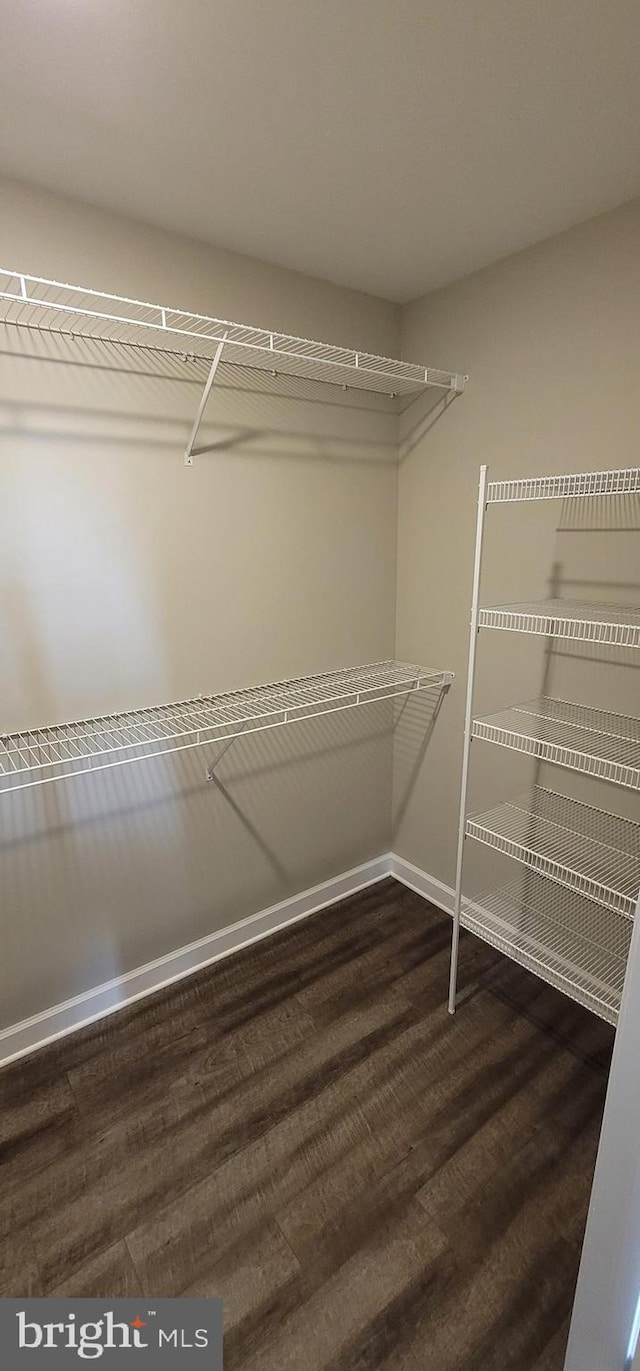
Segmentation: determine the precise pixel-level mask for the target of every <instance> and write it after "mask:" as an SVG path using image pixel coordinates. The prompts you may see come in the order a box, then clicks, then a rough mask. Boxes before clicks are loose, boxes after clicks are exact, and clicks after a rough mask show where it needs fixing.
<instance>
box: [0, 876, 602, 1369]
mask: <svg viewBox="0 0 640 1371" xmlns="http://www.w3.org/2000/svg"><path fill="white" fill-rule="evenodd" d="M450 927H451V925H450V921H449V919H447V918H446V917H445V916H444V915H442V914H441V913H439V912H438V911H437V910H434V909H432V908H431V907H430V906H428V905H426V904H425V903H424V901H422V900H421V899H420V898H419V897H418V896H416V895H413V894H412V893H411V892H410V891H408V890H406V889H404V888H403V887H402V886H400V885H398V884H396V883H395V882H393V881H391V880H387V881H384V882H382V883H380V884H378V885H376V886H373V887H371V888H370V889H369V890H366V891H364V892H363V893H362V894H360V895H358V896H356V897H354V898H352V899H349V900H346V901H344V902H343V903H342V904H339V905H335V906H333V907H332V908H331V909H328V910H325V911H324V912H322V913H320V914H318V915H316V916H315V917H313V918H311V919H308V920H305V921H303V922H301V923H299V924H297V925H294V926H293V927H292V928H291V929H289V930H286V931H285V932H283V933H281V934H278V935H277V936H276V937H273V938H270V939H268V940H266V941H264V942H262V943H259V944H256V945H255V946H254V947H251V948H248V949H247V950H245V951H244V952H240V953H238V954H236V956H234V957H231V958H228V959H226V960H225V961H222V962H220V963H218V964H217V965H216V966H214V967H212V968H211V969H210V970H208V971H205V972H203V973H201V974H199V975H197V976H195V977H193V978H192V979H190V980H188V981H183V982H182V983H181V984H179V985H177V986H176V987H175V988H174V989H171V990H168V991H165V992H163V993H161V994H159V995H157V996H154V997H153V998H152V999H148V1000H145V1001H143V1002H141V1003H140V1004H139V1005H138V1006H134V1007H132V1008H131V1009H128V1010H123V1011H122V1012H121V1013H118V1014H116V1015H115V1016H114V1017H112V1018H111V1019H107V1020H106V1021H104V1022H103V1023H102V1024H101V1025H98V1026H96V1027H93V1028H90V1029H86V1030H84V1031H83V1032H82V1033H79V1034H76V1035H75V1036H74V1037H72V1038H68V1039H66V1040H64V1041H63V1042H61V1043H60V1044H58V1045H54V1046H52V1047H50V1048H47V1049H45V1050H43V1051H41V1052H39V1053H37V1054H36V1055H34V1056H33V1057H31V1058H28V1059H25V1060H24V1061H22V1062H19V1063H17V1064H15V1065H14V1066H12V1067H9V1068H7V1069H6V1070H5V1071H4V1072H2V1073H0V1106H1V1124H0V1130H1V1131H0V1139H1V1146H0V1221H1V1222H0V1233H1V1235H2V1236H1V1237H0V1295H17V1296H26V1295H38V1294H64V1295H68V1296H81V1295H95V1296H100V1297H102V1296H104V1297H114V1296H116V1295H138V1294H145V1295H148V1296H154V1295H155V1296H161V1295H177V1294H181V1293H182V1294H190V1295H209V1294H216V1293H217V1294H221V1295H222V1296H223V1298H224V1301H225V1324H226V1361H225V1367H226V1371H378V1368H385V1371H391V1368H393V1371H431V1368H433V1371H462V1369H463V1368H464V1371H467V1368H468V1371H510V1368H514V1371H516V1368H517V1371H560V1368H561V1366H562V1360H563V1353H564V1344H565V1340H566V1333H567V1321H568V1316H569V1311H570V1308H571V1301H572V1297H573V1288H574V1283H575V1278H576V1272H577V1265H578V1259H579V1251H580V1244H581V1240H582V1233H583V1228H584V1222H585V1217H586V1209H587V1203H588V1197H589V1189H590V1185H591V1178H592V1171H593V1165H594V1161H595V1154H596V1147H597V1140H598V1131H599V1124H600V1117H601V1111H602V1106H603V1102H604V1092H605V1085H606V1073H607V1067H608V1060H609V1054H610V1048H611V1042H612V1033H611V1030H609V1029H608V1028H607V1027H606V1025H604V1024H601V1023H600V1022H599V1021H597V1020H596V1019H594V1018H593V1017H592V1016H590V1015H589V1014H587V1013H586V1012H583V1011H582V1010H580V1009H579V1008H578V1007H577V1006H575V1005H573V1004H571V1003H570V1002H569V1001H568V1000H566V999H564V997H562V996H561V995H559V994H556V992H555V991H553V990H551V989H549V988H548V987H545V986H544V985H542V984H541V982H539V981H537V980H536V979H535V978H534V977H532V976H530V975H529V974H528V973H527V972H524V971H520V970H519V969H518V968H516V967H514V966H512V965H511V964H510V963H508V962H506V961H505V960H504V959H502V958H500V957H499V956H497V954H494V953H493V952H491V951H490V950H489V949H487V948H485V947H484V946H483V945H482V944H481V943H479V942H477V941H476V940H475V939H473V938H471V937H470V936H468V935H466V936H464V935H463V938H462V943H461V975H460V985H461V991H462V994H461V1000H462V1003H461V1006H460V1009H459V1011H458V1013H457V1015H456V1016H455V1018H451V1017H450V1016H449V1015H448V1014H447V1011H446V987H447V972H448V952H449V938H450Z"/></svg>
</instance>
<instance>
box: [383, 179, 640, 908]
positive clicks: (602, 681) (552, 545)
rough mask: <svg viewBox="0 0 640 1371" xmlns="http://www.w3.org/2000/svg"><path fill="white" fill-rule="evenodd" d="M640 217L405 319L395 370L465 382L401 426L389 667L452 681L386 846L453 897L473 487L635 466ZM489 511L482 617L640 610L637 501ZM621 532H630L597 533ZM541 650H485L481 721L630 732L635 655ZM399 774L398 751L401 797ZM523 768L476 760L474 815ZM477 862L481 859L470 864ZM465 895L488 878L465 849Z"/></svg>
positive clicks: (498, 637)
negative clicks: (528, 716)
mask: <svg viewBox="0 0 640 1371" xmlns="http://www.w3.org/2000/svg"><path fill="white" fill-rule="evenodd" d="M639 321H640V202H635V203H633V204H630V205H627V206H625V207H623V208H622V209H619V210H617V211H615V212H613V213H611V214H607V215H604V216H602V217H601V218H598V219H596V220H593V221H591V222H589V223H587V224H584V225H582V226H580V227H579V228H576V229H574V230H572V231H571V232H568V233H565V234H562V235H561V236H559V237H556V238H553V239H551V240H549V241H547V242H546V243H543V244H541V245H539V246H538V247H535V248H532V249H530V250H528V251H526V252H523V253H520V254H518V255H517V256H514V257H512V258H509V259H508V260H506V261H504V262H502V263H500V264H498V265H497V266H495V267H491V268H489V269H486V270H484V271H481V272H478V273H476V274H474V275H473V276H470V277H468V278H466V279H465V280H462V281H460V282H458V283H456V284H455V285H452V286H450V287H449V288H447V289H445V290H442V291H439V292H437V293H434V294H432V295H430V296H428V297H426V298H425V299H423V300H419V301H417V302H415V303H414V304H412V305H410V306H408V307H407V308H406V310H405V311H404V339H403V355H404V356H405V357H406V358H407V359H409V360H417V359H419V358H424V357H425V356H426V357H429V356H432V357H436V356H437V357H438V358H439V359H440V364H441V365H447V364H448V361H449V360H450V359H452V358H453V359H454V360H455V365H456V366H457V367H459V368H464V369H465V370H466V371H468V372H469V373H470V376H471V380H470V382H469V385H468V387H467V390H466V392H465V394H464V396H463V397H462V398H461V399H459V400H456V402H455V403H454V404H453V405H452V406H451V407H450V409H449V410H448V412H447V413H446V414H445V415H444V416H443V417H442V418H440V419H439V420H438V422H437V423H436V424H435V425H434V426H433V427H432V428H431V430H430V431H429V433H428V435H427V436H426V437H424V438H421V437H420V425H419V423H418V422H417V420H416V418H415V417H414V411H413V407H412V408H410V409H409V410H407V412H406V414H405V416H404V420H403V427H404V437H403V449H404V457H403V461H402V463H401V469H400V489H399V523H398V547H399V561H398V606H397V652H398V655H399V656H400V657H407V658H411V657H413V656H414V655H417V656H418V657H419V658H423V657H424V656H425V654H429V656H430V657H432V659H433V660H434V661H437V662H441V663H442V664H444V665H446V666H448V667H450V668H452V669H453V670H454V671H455V672H456V673H457V681H456V684H455V687H454V688H453V690H452V691H451V693H450V699H449V701H448V703H447V707H446V709H444V710H443V711H442V713H441V716H440V719H439V722H438V727H437V729H435V730H434V733H433V736H432V738H431V739H430V742H429V746H428V749H427V751H426V754H425V758H424V762H423V764H422V766H421V768H420V771H419V773H418V776H417V779H415V783H414V784H413V789H412V794H411V798H410V800H409V802H408V803H407V802H406V798H405V799H404V800H403V802H402V804H401V805H400V803H399V799H398V794H396V824H395V834H394V846H395V848H396V850H397V851H399V852H400V853H401V854H402V855H403V856H405V857H406V858H408V859H409V860H411V861H413V862H415V863H416V864H417V865H418V866H421V867H423V868H424V869H426V870H427V871H428V872H430V873H431V874H432V875H434V876H436V877H438V878H439V879H440V880H441V881H443V882H445V883H446V884H453V880H454V870H455V847H456V830H457V811H458V802H459V784H460V768H461V752H462V728H463V715H464V689H465V678H466V662H467V650H468V623H469V606H470V596H471V577H472V568H473V546H474V532H475V515H476V496H477V485H478V470H479V467H480V464H481V463H482V462H486V463H488V464H489V468H490V475H491V476H492V477H494V478H500V477H507V476H519V475H527V474H530V473H543V472H554V471H555V472H562V471H583V470H593V469H599V468H606V467H613V466H625V465H626V466H630V465H637V463H638V452H639V439H640V387H639V386H638V355H639V343H640V323H639ZM616 506H617V508H616V510H615V513H614V510H613V508H612V504H611V503H609V504H607V502H606V501H599V502H597V503H594V502H588V503H586V504H585V505H584V506H582V507H580V506H577V505H575V504H574V505H573V507H572V508H565V507H564V505H563V503H562V502H560V501H558V502H550V503H549V504H546V505H540V504H537V505H527V506H524V507H519V508H517V509H516V508H514V507H513V506H510V507H508V508H505V509H495V508H494V509H490V510H489V513H488V516H487V523H486V556H485V563H484V577H483V597H482V598H483V599H484V602H485V603H487V604H491V603H494V604H496V603H497V604H499V603H505V602H512V601H516V600H524V599H528V598H532V597H535V596H541V595H548V594H550V593H551V588H552V586H553V584H554V582H555V583H556V585H557V587H558V590H559V592H560V593H561V594H563V595H564V596H566V597H570V598H574V599H591V600H593V599H596V600H605V599H609V600H611V601H613V602H617V603H633V602H635V603H636V604H637V603H638V602H640V538H639V536H638V530H639V529H640V506H639V503H638V501H637V500H636V499H633V500H631V499H629V500H626V501H620V502H616ZM613 522H617V523H618V525H620V526H621V527H622V528H623V529H624V530H625V531H622V532H615V533H614V532H611V531H607V530H608V528H609V525H610V524H611V523H613ZM546 649H547V645H546V644H545V642H544V640H542V639H541V640H535V639H528V638H526V637H522V636H517V637H516V636H515V635H511V634H502V633H495V632H494V633H491V632H484V633H482V634H481V635H480V652H479V673H478V689H477V711H478V712H479V713H486V712H490V711H492V710H495V709H499V708H501V707H502V706H504V705H506V704H508V703H511V702H515V701H517V700H526V699H530V698H531V697H532V696H535V695H537V694H539V693H540V692H541V687H542V685H543V682H544V688H545V691H546V693H548V694H552V695H556V696H557V697H559V698H563V699H570V700H571V699H575V700H582V701H584V702H585V703H587V704H591V705H602V706H607V705H608V706H609V707H610V708H614V709H619V710H620V711H622V712H627V713H633V714H636V715H637V714H638V712H639V707H638V699H639V695H640V670H639V666H640V663H639V662H638V654H637V653H635V654H634V653H632V652H627V653H611V652H609V653H600V654H596V653H591V652H588V651H585V650H584V649H583V648H579V649H576V650H574V651H572V652H571V651H569V652H568V651H566V650H565V649H564V648H563V645H562V644H557V645H556V646H555V648H554V650H553V651H552V652H551V653H548V652H547V650H546ZM408 770H409V766H408V763H407V760H406V758H404V757H403V756H402V752H401V749H398V753H397V757H396V787H398V786H399V785H400V783H402V785H403V787H404V786H405V780H406V776H407V774H408ZM533 778H534V773H533V772H532V769H531V767H529V766H528V764H527V765H524V766H523V765H521V764H520V762H519V759H518V758H517V757H515V755H513V754H509V753H507V752H505V751H503V750H502V749H499V748H490V747H489V746H488V745H486V744H483V743H479V742H478V743H474V744H473V745H472V772H471V787H470V805H471V808H472V809H478V808H482V807H485V806H486V805H488V804H491V803H494V802H497V801H498V800H499V799H504V798H507V797H508V796H509V795H510V794H518V793H519V791H520V790H521V789H522V787H523V785H526V784H528V783H529V781H531V780H532V779H533ZM539 778H540V779H541V780H542V782H543V783H545V784H551V785H553V787H554V788H556V789H560V790H563V791H565V792H567V793H573V794H576V795H582V796H583V797H584V798H587V799H591V800H592V801H593V802H594V803H596V804H602V805H603V806H610V807H611V808H612V809H615V810H616V811H617V812H620V813H626V814H629V815H633V814H635V816H636V817H637V818H640V814H639V813H638V804H637V796H629V795H626V794H625V793H624V792H620V791H619V790H616V789H615V788H613V787H608V786H600V787H596V786H593V785H591V787H590V788H588V787H587V786H586V785H585V784H582V785H579V784H578V785H577V784H576V778H574V777H572V776H570V774H569V773H566V772H562V771H559V770H558V769H557V768H553V769H552V768H548V769H546V770H545V769H543V771H542V772H541V773H540V777H539ZM474 848H475V849H476V851H475V852H473V851H472V849H474ZM468 849H469V859H470V861H469V880H470V881H471V883H472V887H473V888H478V887H479V886H481V885H482V884H483V883H484V879H485V876H486V869H485V868H486V861H485V859H484V856H483V854H482V852H479V851H478V848H477V844H473V843H470V844H468Z"/></svg>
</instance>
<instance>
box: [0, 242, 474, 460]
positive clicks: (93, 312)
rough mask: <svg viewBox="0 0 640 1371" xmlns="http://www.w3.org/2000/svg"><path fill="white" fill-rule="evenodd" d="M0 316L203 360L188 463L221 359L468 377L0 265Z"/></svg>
mask: <svg viewBox="0 0 640 1371" xmlns="http://www.w3.org/2000/svg"><path fill="white" fill-rule="evenodd" d="M0 321H4V322H5V323H6V324H8V325H14V326H17V327H19V328H28V329H36V330H38V331H40V332H47V333H57V334H61V335H64V336H65V337H72V338H74V339H82V338H84V339H86V340H87V341H94V342H95V341H99V342H106V343H110V344H115V345H117V346H121V347H122V348H123V349H129V348H144V349H155V350H157V351H160V352H164V353H169V354H173V355H175V356H177V357H181V358H183V359H184V360H193V361H197V362H203V361H204V362H206V363H208V366H209V369H208V374H207V378H206V381H205V385H204V390H203V392H202V397H201V400H200V404H199V406H198V410H197V413H196V416H195V419H194V423H193V428H192V431H191V434H190V437H189V440H188V443H187V447H186V449H185V464H186V465H187V466H192V465H193V458H194V456H197V451H198V450H197V448H196V439H197V436H198V431H199V428H200V424H201V422H202V418H203V415H204V411H205V407H206V404H207V401H208V399H209V395H210V393H211V389H212V387H213V384H214V381H215V379H216V374H217V371H218V368H219V367H220V366H221V365H224V366H227V365H228V366H234V367H245V368H249V369H251V370H258V371H264V372H269V373H271V374H272V375H274V376H279V375H282V376H291V377H296V378H300V379H302V380H307V381H318V382H323V383H326V384H329V385H334V386H341V387H342V388H343V389H345V390H364V391H372V392H376V393H378V394H382V395H388V396H391V397H396V396H403V395H407V396H412V395H417V394H419V393H420V392H421V391H424V390H429V389H434V388H435V389H436V390H437V391H440V392H442V393H447V392H449V393H450V394H452V395H453V396H455V395H460V394H462V391H463V390H464V387H465V382H466V381H467V379H468V377H466V376H463V375H461V374H460V373H459V372H452V371H443V370H440V369H439V368H437V367H424V366H418V365H417V364H416V363H414V362H403V361H400V360H398V359H395V358H391V357H378V356H376V355H375V354H374V353H369V352H359V351H356V350H354V349H352V348H344V347H339V346H335V345H333V344H330V343H317V342H314V341H312V340H311V339H309V338H296V337H293V336H290V335H289V334H285V333H278V332H272V331H269V330H267V329H263V328H255V327H253V326H251V325H248V324H237V323H232V322H231V321H230V320H228V319H216V318H213V317H212V316H209V315H205V314H194V313H192V312H190V311H185V310H180V309H174V308H171V307H169V306H167V305H155V304H150V303H149V302H148V301H143V300H132V299H129V298H127V297H126V296H120V295H107V294H105V293H104V292H103V291H98V290H90V289H87V288H86V287H83V286H75V285H69V284H66V283H64V282H62V281H51V280H47V279H46V278H44V277H41V276H28V275H25V274H24V273H23V272H16V271H10V270H8V269H6V268H0Z"/></svg>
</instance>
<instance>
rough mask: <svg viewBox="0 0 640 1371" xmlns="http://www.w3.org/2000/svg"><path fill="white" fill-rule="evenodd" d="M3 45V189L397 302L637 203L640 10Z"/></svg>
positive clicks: (131, 32)
mask: <svg viewBox="0 0 640 1371" xmlns="http://www.w3.org/2000/svg"><path fill="white" fill-rule="evenodd" d="M1 31H2V50H3V62H2V81H1V90H0V169H1V170H3V171H5V172H7V173H9V174H10V175H12V176H15V177H18V178H20V179H22V180H25V181H30V182H34V183H37V184H40V185H43V186H47V187H49V188H51V189H53V190H56V191H60V192H62V193H65V194H68V195H72V196H76V197H78V198H79V199H82V200H86V201H88V202H90V203H93V204H96V205H101V206H104V207H106V208H109V209H113V210H117V211H120V212H123V213H126V214H128V215H131V216H133V217H135V218H139V219H144V220H147V221H149V222H151V223H154V224H158V225H162V226H164V227H167V228H170V229H175V230H178V231H182V232H185V233H188V234H191V235H193V236H194V237H198V238H201V239H204V240H205V241H208V242H211V243H216V244H219V245H221V246H224V247H228V248H233V249H235V250H237V251H239V252H245V253H251V254H252V255H253V256H256V257H259V258H263V259H265V260H266V261H270V262H275V263H278V264H280V265H282V266H286V267H293V268H296V269H298V270H300V271H304V272H307V273H309V274H311V275H314V276H320V277H326V278H327V279H329V280H332V281H335V282H338V283H340V284H344V285H349V286H355V287H358V288H360V289H362V290H366V291H370V292H372V293H374V294H377V295H381V296H385V297H387V298H389V299H392V300H398V301H405V300H407V299H411V298H414V297H415V296H417V295H420V294H422V293H423V292H425V291H427V290H429V289H432V288H433V287H435V286H438V285H442V284H444V283H446V282H448V281H450V280H452V279H454V278H456V277H458V276H461V275H464V274H465V273H467V272H470V271H472V270H474V269H475V268H477V267H480V266H483V265H485V264H487V263H489V262H491V261H495V260H497V259H498V258H500V257H503V256H505V255H507V254H508V253H511V252H514V251H516V250H518V249H519V248H522V247H525V246H527V245H528V244H530V243H532V242H536V241H538V240H540V239H542V238H545V237H547V236H548V235H550V234H552V233H555V232H558V231H559V230H561V229H563V228H567V227H569V226H570V225H571V224H574V223H577V222H579V221H580V220H582V219H585V218H588V217H590V216H591V215H594V214H597V213H599V212H600V211H602V210H605V209H608V208H611V207H613V206H614V205H616V204H620V203H622V202H623V201H625V200H628V199H631V198H632V197H633V196H634V195H636V194H638V193H640V99H639V95H638V91H639V90H640V79H639V78H640V5H639V4H638V2H637V0H609V3H604V2H603V0H483V2H482V3H481V4H480V3H478V0H269V3H265V0H108V3H101V0H29V3H25V0H4V3H3V5H2V30H1ZM25 265H26V267H27V269H28V263H27V264H25Z"/></svg>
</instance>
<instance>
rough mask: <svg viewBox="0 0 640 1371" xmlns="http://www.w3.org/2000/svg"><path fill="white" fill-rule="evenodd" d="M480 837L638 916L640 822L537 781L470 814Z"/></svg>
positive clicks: (471, 827) (471, 829)
mask: <svg viewBox="0 0 640 1371" xmlns="http://www.w3.org/2000/svg"><path fill="white" fill-rule="evenodd" d="M466 832H467V834H468V835H469V837H471V838H475V839H477V841H478V842H481V843H484V844H485V845H486V846H488V847H491V848H494V849H495V850H497V851H498V852H503V853H504V854H505V855H506V856H508V857H513V858H515V860H516V861H519V862H523V863H524V864H525V865H526V866H528V867H529V868H530V869H531V870H532V871H536V872H538V873H539V874H540V875H542V876H547V877H549V879H550V880H553V881H557V882H558V884H559V885H563V886H566V887H567V889H568V890H575V891H577V892H578V894H581V895H586V896H587V897H588V898H589V899H590V900H595V901H596V902H597V903H598V904H601V905H604V906H605V907H606V908H607V909H612V910H615V911H616V912H617V913H618V914H623V915H625V916H626V917H627V918H633V915H634V913H635V907H636V901H637V898H638V891H640V824H636V823H632V822H631V821H630V820H628V819H620V818H618V817H617V816H616V815H614V814H608V813H606V812H605V811H603V810H600V809H595V808H593V807H592V806H591V805H587V804H582V803H581V802H580V801H578V800H572V799H570V798H569V797H567V796H565V795H558V794H556V792H555V791H553V790H547V789H545V788H544V787H542V786H534V788H533V790H532V791H531V792H530V793H529V794H528V795H524V796H520V797H519V798H518V799H516V800H512V801H508V802H507V803H506V804H500V805H497V806H496V807H495V808H494V809H490V810H487V811H486V813H484V814H475V815H472V816H471V817H470V818H469V819H467V825H466Z"/></svg>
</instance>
